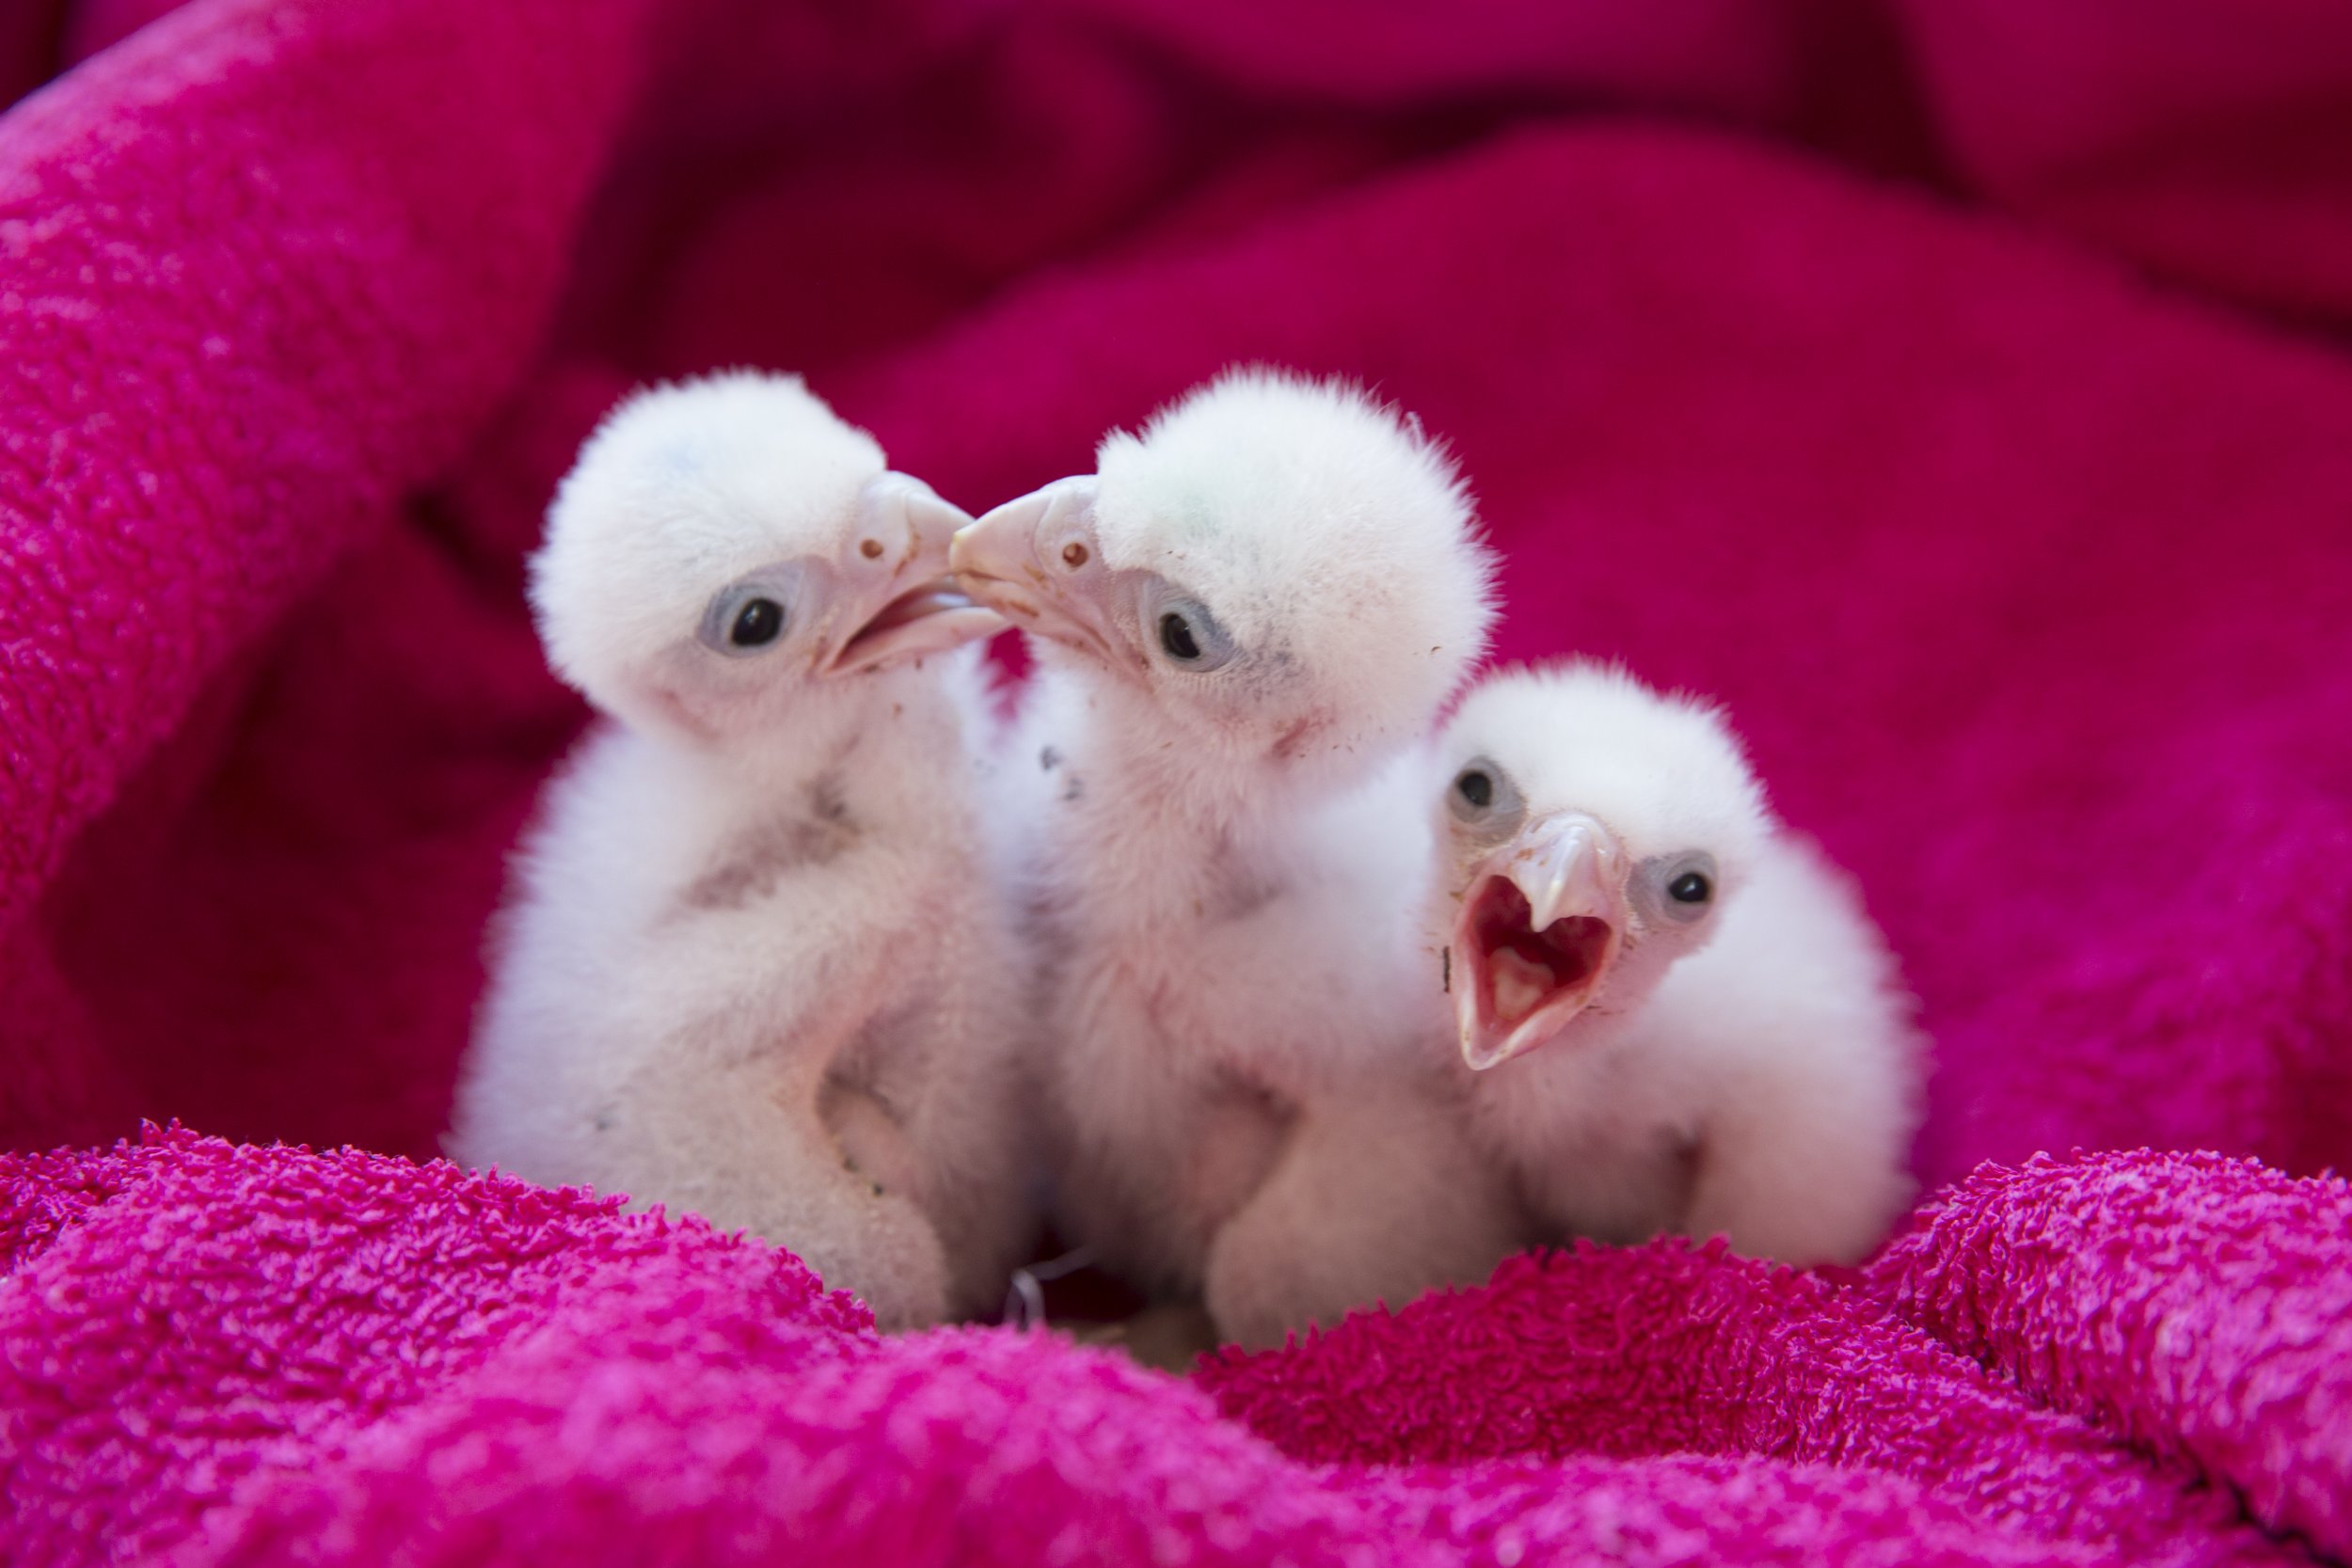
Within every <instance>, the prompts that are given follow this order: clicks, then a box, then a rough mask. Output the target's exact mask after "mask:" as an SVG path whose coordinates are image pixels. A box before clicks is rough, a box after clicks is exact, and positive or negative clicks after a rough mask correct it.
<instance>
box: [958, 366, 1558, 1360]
mask: <svg viewBox="0 0 2352 1568" xmlns="http://www.w3.org/2000/svg"><path fill="white" fill-rule="evenodd" d="M952 559H953V562H954V564H955V568H956V572H957V577H958V579H959V580H960V581H961V582H962V583H963V584H964V586H965V587H966V588H967V589H968V590H969V591H970V593H971V594H972V595H973V597H975V598H976V599H978V600H980V601H981V602H983V603H986V604H990V605H993V606H994V607H995V608H997V609H999V610H1003V611H1004V612H1005V613H1006V614H1007V615H1008V616H1009V618H1011V619H1012V620H1013V621H1014V622H1015V623H1016V624H1017V625H1020V626H1024V627H1025V628H1026V629H1027V630H1028V632H1029V633H1030V634H1031V636H1032V640H1033V642H1032V645H1033V647H1034V648H1035V650H1036V653H1037V658H1038V663H1039V667H1040V669H1039V673H1038V676H1037V678H1036V681H1035V683H1034V686H1033V688H1032V689H1031V690H1030V692H1029V693H1028V697H1027V703H1026V706H1025V712H1024V717H1023V721H1022V727H1021V742H1020V745H1019V748H1018V749H1017V750H1016V751H1015V752H1014V757H1015V759H1016V760H1015V763H1014V764H1013V765H1012V766H1014V767H1017V768H1020V769H1022V770H1023V771H1025V773H1026V774H1027V778H1028V780H1029V782H1030V784H1032V785H1033V786H1034V787H1035V788H1036V790H1037V793H1038V799H1037V800H1036V801H1035V803H1034V805H1035V809H1034V810H1033V811H1032V812H1030V813H1029V814H1027V815H1028V821H1029V824H1030V829H1031V831H1032V832H1034V833H1035V834H1036V838H1035V842H1034V844H1033V845H1032V847H1031V851H1030V855H1029V860H1030V863H1031V866H1032V873H1033V875H1034V877H1035V878H1036V886H1035V887H1034V888H1033V889H1032V890H1031V893H1032V902H1033V908H1034V909H1035V910H1036V911H1038V919H1039V921H1040V923H1041V948H1042V950H1043V952H1044V953H1045V954H1046V958H1045V959H1044V963H1045V964H1046V966H1047V968H1048V970H1049V973H1048V974H1047V976H1046V986H1045V998H1046V1000H1045V1009H1044V1010H1045V1013H1046V1018H1047V1035H1048V1038H1047V1039H1046V1040H1045V1042H1044V1055H1045V1059H1044V1061H1043V1063H1042V1076H1043V1077H1044V1078H1045V1080H1046V1082H1047V1084H1048V1087H1049V1094H1048V1100H1049V1102H1050V1105H1051V1107H1052V1109H1053V1110H1054V1111H1055V1112H1056V1113H1057V1130H1056V1131H1057V1136H1056V1139H1055V1143H1056V1148H1055V1155H1056V1164H1057V1176H1058V1198H1057V1204H1058V1214H1059V1219H1060V1223H1061V1226H1062V1227H1063V1229H1064V1231H1065V1232H1066V1233H1067V1234H1068V1235H1069V1236H1070V1237H1071V1239H1072V1240H1073V1242H1076V1243H1084V1244H1086V1245H1089V1246H1090V1247H1092V1248H1093V1249H1094V1251H1095V1253H1096V1254H1097V1256H1098V1257H1099V1258H1100V1259H1102V1260H1103V1261H1104V1263H1105V1264H1107V1265H1108V1266H1110V1267H1112V1268H1114V1269H1116V1270H1118V1271H1120V1272H1121V1273H1122V1274H1124V1275H1127V1276H1128V1277H1129V1278H1131V1279H1133V1280H1134V1281H1136V1283H1138V1284H1140V1285H1142V1286H1143V1287H1144V1288H1145V1289H1147V1290H1150V1291H1155V1292H1158V1293H1161V1294H1165V1295H1176V1296H1189V1295H1192V1294H1194V1293H1198V1294H1199V1295H1200V1297H1201V1299H1202V1300H1203V1302H1204V1304H1205V1305H1206V1307H1208V1310H1209V1312H1210V1314H1211V1315H1212V1317H1213V1318H1214V1319H1215V1320H1216V1323H1217V1324H1218V1326H1219V1328H1220V1329H1221V1331H1222V1332H1224V1333H1225V1334H1226V1335H1228V1336H1230V1337H1232V1338H1237V1339H1240V1340H1242V1341H1243V1342H1245V1343H1260V1344H1262V1343H1267V1342H1274V1341H1279V1338H1281V1336H1282V1334H1283V1333H1284V1331H1285V1330H1287V1329H1290V1328H1294V1327H1297V1326H1300V1325H1303V1324H1304V1323H1308V1322H1310V1321H1320V1322H1323V1323H1331V1322H1334V1321H1336V1320H1337V1318H1338V1317H1339V1316H1340V1315H1342V1314H1343V1312H1345V1311H1346V1310H1347V1309H1348V1308H1350V1307H1358V1306H1361V1305H1366V1304H1369V1303H1372V1302H1374V1301H1375V1300H1384V1299H1385V1300H1387V1301H1389V1302H1391V1303H1393V1304H1396V1305H1402V1304H1403V1302H1404V1301H1405V1300H1406V1299H1408V1298H1409V1297H1411V1296H1413V1295H1415V1294H1418V1293H1419V1292H1420V1291H1422V1290H1424V1289H1426V1288H1428V1287H1431V1286H1434V1285H1438V1284H1441V1283H1447V1282H1459V1281H1475V1280H1479V1279H1483V1278H1484V1277H1485V1275H1486V1273H1487V1271H1488V1270H1490V1269H1491V1268H1492V1266H1493V1264H1494V1263H1495V1261H1496V1260H1497V1259H1499V1258H1500V1257H1501V1256H1502V1255H1503V1254H1504V1253H1505V1252H1507V1251H1508V1250H1510V1248H1511V1246H1512V1245H1513V1243H1514V1242H1515V1240H1516V1234H1515V1232H1513V1231H1512V1229H1511V1227H1509V1226H1508V1225H1507V1224H1506V1223H1505V1221H1504V1218H1503V1211H1504V1210H1505V1209H1506V1208H1507V1202H1508V1200H1507V1196H1502V1194H1501V1192H1500V1188H1499V1182H1498V1180H1489V1179H1488V1178H1487V1177H1486V1176H1485V1175H1484V1174H1483V1172H1484V1171H1485V1169H1486V1167H1485V1166H1484V1165H1483V1164H1482V1162H1481V1159H1480V1156H1479V1155H1478V1153H1477V1151H1476V1149H1475V1148H1474V1147H1473V1146H1472V1144H1471V1143H1470V1139H1469V1136H1468V1130H1467V1126H1466V1124H1465V1122H1464V1121H1463V1119H1462V1117H1461V1116H1460V1109H1461V1107H1460V1103H1459V1095H1460V1088H1461V1085H1459V1084H1458V1082H1457V1081H1458V1079H1459V1078H1460V1076H1461V1075H1460V1074H1459V1073H1458V1071H1455V1070H1454V1069H1453V1067H1452V1063H1451V1060H1450V1057H1448V1056H1445V1055H1442V1054H1433V1053H1430V1052H1429V1050H1428V1043H1429V1041H1430V1039H1431V1038H1432V1037H1433V1036H1435V1037H1441V1036H1442V1031H1443V1028H1444V1023H1443V1017H1442V1011H1441V1008H1440V1007H1439V1006H1438V1004H1437V1001H1436V999H1435V998H1434V997H1431V996H1429V995H1428V994H1427V991H1426V987H1425V985H1422V984H1417V982H1419V981H1420V980H1421V975H1422V972H1421V971H1420V970H1419V969H1418V967H1417V966H1416V965H1415V963H1414V962H1413V959H1414V957H1415V955H1416V953H1417V950H1418V943H1419V931H1418V928H1417V911H1418V909H1419V906H1420V896H1419V892H1418V890H1419V889H1420V887H1421V886H1422V882H1423V881H1424V880H1425V879H1426V877H1427V875H1428V866H1429V861H1428V859H1427V856H1428V852H1429V844H1428V837H1427V832H1428V829H1427V826H1426V812H1425V810H1423V809H1422V805H1421V803H1420V802H1418V801H1416V800H1414V799H1413V797H1412V794H1411V792H1412V791H1413V789H1414V788H1416V787H1417V785H1418V783H1419V775H1418V774H1417V773H1416V772H1414V771H1413V770H1412V769H1411V768H1406V767H1403V766H1401V764H1402V763H1403V762H1404V760H1405V759H1406V757H1408V756H1409V755H1410V754H1412V752H1415V751H1418V749H1419V748H1420V747H1422V746H1423V745H1425V744H1426V741H1427V737H1428V730H1429V726H1430V724H1431V722H1432V721H1433V720H1434V718H1435V715H1436V713H1437V710H1438V707H1439V706H1440V705H1441V704H1442V703H1443V701H1444V700H1445V698H1446V697H1447V696H1448V695H1449V694H1450V693H1451V692H1452V690H1453V689H1454V686H1455V685H1456V684H1457V682H1458V680H1459V679H1460V677H1461V674H1462V673H1463V671H1464V670H1465V669H1466V668H1467V667H1468V665H1469V664H1470V661H1471V660H1472V659H1473V658H1475V657H1477V655H1478V653H1479V652H1480V650H1481V649H1482V647H1483V646H1484V642H1485V639H1486V626H1487V624H1488V622H1489V620H1490V619H1491V615H1492V610H1491V589H1490V582H1489V579H1490V574H1491V566H1490V562H1489V559H1488V556H1487V553H1486V550H1485V549H1484V547H1483V546H1481V544H1480V543H1479V541H1478V539H1477V537H1476V533H1475V529H1474V524H1473V519H1472V515H1471V509H1470V502H1469V500H1468V498H1467V497H1466V496H1465V494H1464V492H1463V490H1462V487H1461V484H1460V483H1459V481H1458V480H1457V479H1456V477H1455V474H1454V468H1453V467H1452V465H1451V464H1450V463H1449V462H1448V461H1447V459H1446V458H1445V457H1444V455H1443V454H1442V453H1441V452H1440V451H1438V450H1437V449H1436V448H1435V447H1434V446H1433V445H1432V444H1431V443H1430V442H1429V441H1427V440H1426V439H1424V438H1423V437H1422V435H1421V433H1420V431H1419V430H1418V428H1417V427H1414V426H1411V425H1408V424H1406V422H1404V421H1402V420H1399V419H1398V418H1397V416H1396V415H1394V414H1393V413H1391V412H1390V411H1388V410H1386V409H1384V408H1381V407H1380V406H1378V405H1376V404H1374V403H1372V402H1371V401H1370V400H1369V399H1367V398H1366V397H1365V396H1363V395H1362V394H1361V393H1359V392H1358V391H1355V390H1353V389H1351V388H1345V387H1343V386H1339V385H1331V384H1321V383H1315V382H1311V381H1306V380H1302V379H1297V378H1295V377H1289V376H1284V375H1281V374H1278V373H1273V372H1262V371H1251V372H1229V373H1228V374H1226V375H1225V376H1223V377H1221V378H1219V379H1218V380H1216V382H1214V383H1212V384H1210V385H1208V386H1206V387H1204V388H1199V389H1197V390H1196V391H1194V392H1193V393H1192V394H1190V395H1189V396H1187V397H1185V398H1184V399H1183V400H1182V401H1180V402H1179V403H1177V404H1174V405H1172V406H1171V407H1169V408H1168V409H1167V410H1165V411H1163V412H1162V413H1161V414H1160V415H1159V416H1158V417H1157V418H1155V419H1154V420H1152V422H1151V423H1150V424H1149V425H1148V426H1147V427H1146V428H1145V429H1144V430H1143V432H1142V433H1141V434H1140V435H1139V436H1131V435H1126V434H1117V433H1115V434H1113V435H1111V436H1107V437H1106V438H1105V439H1104V441H1103V443H1102V445H1101V448H1100V449H1099V451H1098V452H1097V472H1096V473H1094V474H1092V475H1089V476H1086V477H1082V478H1074V479H1068V480H1062V481H1058V482H1057V483H1054V484H1051V485H1048V486H1046V487H1045V488H1044V489H1042V490H1041V491H1038V492H1037V493H1036V494H1034V495H1031V496H1027V497H1024V498H1022V499H1019V500H1016V501H1011V502H1009V503H1007V504H1006V505H1004V506H1001V507H998V508H997V509H996V510H994V511H993V512H991V513H990V514H989V515H986V516H984V517H983V518H981V519H980V520H979V522H977V524H975V525H973V526H972V527H970V528H968V529H966V530H964V531H962V532H961V534H959V535H958V536H957V539H956V545H955V551H954V555H953V558H952ZM1408 749H1410V750H1408ZM1400 822H1401V823H1404V824H1407V825H1408V828H1407V831H1405V832H1398V831H1396V829H1397V824H1399V823H1400ZM1400 889H1405V890H1410V891H1408V892H1406V893H1405V894H1403V895H1401V894H1400Z"/></svg>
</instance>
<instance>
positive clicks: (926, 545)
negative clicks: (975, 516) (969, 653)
mask: <svg viewBox="0 0 2352 1568" xmlns="http://www.w3.org/2000/svg"><path fill="white" fill-rule="evenodd" d="M857 520H858V526H857V528H856V529H855V530H854V531H852V532H851V534H850V549H851V550H852V551H855V552H857V554H856V555H855V556H854V557H852V558H851V559H850V560H849V561H845V562H843V563H842V565H843V572H844V575H845V576H851V577H853V576H854V575H855V574H856V573H857V572H858V569H859V567H860V565H861V564H864V565H870V562H871V561H872V560H875V559H881V560H890V559H893V558H894V557H895V559H896V562H897V565H896V568H895V569H894V570H893V571H892V572H891V573H890V575H889V576H888V577H887V578H884V579H883V580H882V584H881V587H880V592H879V594H878V595H877V596H875V597H873V598H871V599H869V601H868V602H867V603H866V604H864V605H856V606H851V607H850V610H849V620H850V625H851V626H853V627H854V628H855V629H854V630H852V631H851V632H850V635H849V636H847V637H846V638H844V639H842V641H841V643H840V645H839V646H838V647H836V648H835V649H834V654H833V657H832V658H831V659H830V660H829V661H828V662H827V663H826V664H825V666H824V668H825V671H826V673H829V674H836V675H838V674H848V673H851V672H853V671H858V670H879V669H882V668H884V667H886V666H889V665H893V664H903V663H905V662H907V661H908V660H910V659H917V658H922V657H926V656H927V655H931V654H942V653H946V651H947V650H948V649H950V648H956V647H961V645H962V644H964V643H966V642H970V641H976V640H977V639H979V638H983V637H990V636H993V635H994V634H995V633H996V632H998V631H1000V630H1002V629H1003V627H1004V625H1005V623H1004V620H1003V618H1002V617H1001V616H999V615H998V614H997V613H996V612H995V611H994V610H989V609H986V608H984V607H982V606H979V605H976V604H974V603H973V602H972V600H971V599H970V597H969V596H967V595H966V594H964V593H963V591H962V590H961V588H960V587H959V586H958V585H957V584H956V582H955V579H954V578H951V577H950V576H949V575H948V569H947V552H948V548H949V546H950V544H951V542H952V541H953V540H954V538H955V534H956V531H957V530H958V529H960V528H961V527H963V526H964V525H965V524H966V523H969V522H970V521H971V520H972V519H971V518H970V517H969V516H967V515H965V514H964V512H963V510H962V509H961V508H960V507H955V506H950V505H949V504H948V503H947V502H946V501H944V500H942V499H940V498H939V496H938V495H937V494H936V493H934V492H933V491H932V489H931V487H930V485H928V484H926V483H923V482H922V481H921V480H919V479H916V478H914V476H913V475H911V474H901V473H885V474H879V475H877V476H876V477H874V478H873V479H871V480H868V481H867V482H866V487H865V489H864V490H862V491H861V492H860V493H859V495H858V518H857ZM877 545H879V546H881V551H882V553H881V554H880V555H879V556H877V555H874V554H873V553H872V552H873V549H874V546H877Z"/></svg>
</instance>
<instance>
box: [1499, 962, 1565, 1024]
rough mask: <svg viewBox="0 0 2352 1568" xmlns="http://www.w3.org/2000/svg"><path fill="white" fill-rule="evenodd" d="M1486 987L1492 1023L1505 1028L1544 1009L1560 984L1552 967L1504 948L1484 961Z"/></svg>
mask: <svg viewBox="0 0 2352 1568" xmlns="http://www.w3.org/2000/svg"><path fill="white" fill-rule="evenodd" d="M1486 976H1487V978H1486V986H1487V992H1488V995H1489V997H1490V998H1491V1000H1492V1001H1493V1003H1494V1009H1495V1021H1496V1022H1499V1023H1501V1024H1502V1025H1503V1026H1504V1027H1505V1028H1508V1027H1510V1026H1512V1025H1514V1024H1517V1023H1518V1022H1520V1021H1521V1020H1522V1019H1524V1018H1526V1017H1527V1015H1528V1014H1530V1013H1532V1012H1534V1010H1535V1009H1536V1008H1537V1007H1539V1006H1542V1005H1543V1001H1544V998H1545V997H1547V996H1549V995H1550V994H1551V989H1552V987H1553V986H1555V985H1557V984H1559V979H1560V977H1559V975H1558V974H1556V973H1555V972H1554V971H1553V969H1552V967H1551V966H1550V965H1549V964H1548V963H1544V962H1541V961H1539V960H1537V959H1534V958H1525V957H1523V956H1521V955H1520V954H1518V953H1517V952H1514V951H1513V950H1512V949H1510V948H1508V947H1506V948H1503V949H1502V951H1501V952H1499V953H1496V954H1494V955H1493V956H1492V957H1490V958H1488V959H1487V960H1486Z"/></svg>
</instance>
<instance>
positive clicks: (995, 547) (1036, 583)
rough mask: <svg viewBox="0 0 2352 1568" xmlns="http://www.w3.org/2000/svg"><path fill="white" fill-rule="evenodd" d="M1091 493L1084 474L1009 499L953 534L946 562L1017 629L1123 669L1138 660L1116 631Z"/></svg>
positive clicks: (968, 587) (1088, 478)
mask: <svg viewBox="0 0 2352 1568" xmlns="http://www.w3.org/2000/svg"><path fill="white" fill-rule="evenodd" d="M1094 495H1095V485H1094V479H1093V476H1092V475H1081V476H1078V477H1075V478H1072V479H1058V480H1056V481H1055V482H1054V483H1051V484H1048V485H1046V486H1045V487H1044V488H1043V489H1041V490H1035V491H1032V492H1030V493H1029V494H1028V495H1025V496H1023V497H1021V498H1020V499H1017V500H1009V501H1007V502H1005V504H1004V505H1002V506H999V507H996V508H994V509H993V510H992V511H990V512H987V513H985V514H983V515H981V517H980V519H979V521H977V522H976V523H972V524H969V525H968V526H966V527H965V528H963V529H962V530H961V531H959V532H958V533H957V534H956V542H955V546H954V548H953V549H952V550H950V551H949V552H948V563H949V565H950V566H952V567H953V568H954V570H955V574H956V580H957V582H959V583H960V584H961V585H962V587H963V589H964V592H966V593H968V594H971V595H972V597H973V598H974V599H975V600H977V601H978V602H979V603H981V604H984V605H987V606H988V607H990V608H991V609H993V610H1000V611H1002V612H1003V613H1004V615H1005V616H1006V617H1007V618H1008V619H1009V620H1010V621H1011V622H1013V624H1015V625H1016V626H1022V627H1024V628H1025V629H1027V630H1028V631H1030V632H1032V633H1034V634H1035V635H1037V636H1039V637H1042V638H1046V639H1048V640H1050V641H1056V642H1059V643H1062V644H1064V645H1066V646H1068V647H1072V648H1075V649H1077V650H1078V651H1079V652H1081V653H1084V654H1088V655H1090V656H1092V657H1095V658H1099V659H1101V660H1102V661H1103V662H1104V663H1105V664H1109V665H1112V666H1115V667H1116V666H1123V665H1126V664H1129V663H1132V662H1134V658H1133V657H1132V656H1131V654H1130V653H1129V652H1128V651H1126V650H1124V649H1123V648H1122V642H1123V641H1124V640H1123V639H1121V638H1120V637H1119V636H1117V635H1116V634H1115V633H1114V631H1113V629H1112V619H1113V610H1112V606H1111V604H1110V596H1111V586H1112V584H1111V572H1110V569H1109V568H1108V567H1107V566H1105V565H1104V563H1103V550H1102V544H1101V541H1100V540H1099V539H1098V538H1097V536H1096V533H1095V529H1094Z"/></svg>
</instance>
